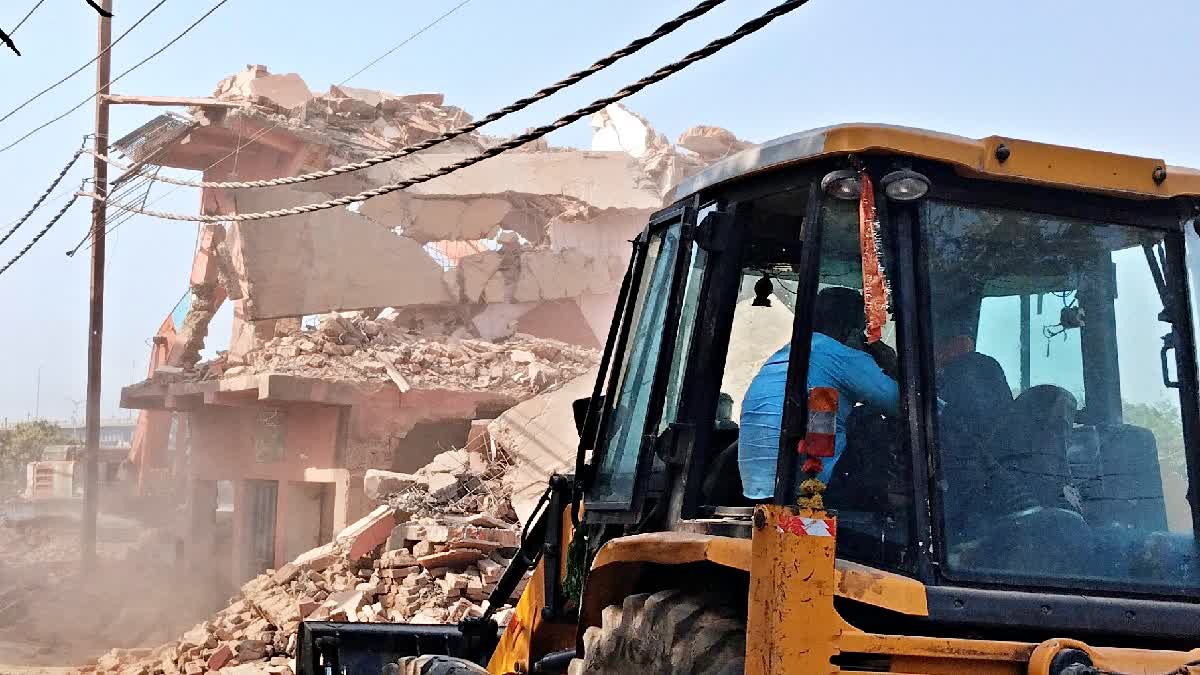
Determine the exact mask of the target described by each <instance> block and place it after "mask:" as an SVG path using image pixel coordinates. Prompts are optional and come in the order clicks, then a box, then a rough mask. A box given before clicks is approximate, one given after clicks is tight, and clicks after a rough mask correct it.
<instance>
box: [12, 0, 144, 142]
mask: <svg viewBox="0 0 1200 675" xmlns="http://www.w3.org/2000/svg"><path fill="white" fill-rule="evenodd" d="M42 1H43V2H44V1H45V0H42ZM166 2H167V0H159V1H158V4H156V5H154V6H153V7H151V8H150V10H149V11H147V12H146V13H145V14H143V15H142V16H141V18H139V19H138V20H137V21H134V22H133V25H132V26H130V27H129V28H126V29H125V32H124V33H121V34H120V35H118V36H117V39H115V40H113V41H112V44H111V45H109V46H108V47H107V48H106V49H105V50H104V51H102V52H100V54H96V55H95V56H93V57H92V60H91V61H88V62H87V63H85V64H83V65H82V66H79V67H78V68H76V69H75V70H73V71H71V72H70V73H69V74H68V75H67V76H66V77H64V78H62V79H61V80H59V81H58V82H55V83H54V84H52V85H50V86H49V87H46V88H45V89H43V90H41V91H39V92H38V93H36V94H34V95H33V96H30V97H29V99H27V100H26V101H25V102H24V103H22V104H21V105H19V106H17V107H15V108H13V109H12V110H10V111H8V112H7V113H5V114H4V116H3V117H0V122H3V121H4V120H6V119H8V118H10V117H12V116H13V115H14V114H16V112H17V111H19V110H21V109H22V108H24V107H25V106H27V105H29V104H30V103H33V102H34V101H36V100H38V99H39V98H41V97H42V96H43V95H44V94H46V93H47V92H49V91H50V90H52V89H54V88H56V87H58V86H59V85H61V84H62V83H63V82H66V81H67V80H69V79H71V78H72V77H75V76H76V75H78V74H79V73H82V72H83V70H84V69H85V68H87V67H88V66H90V65H92V64H93V63H95V62H96V60H97V59H99V58H100V55H101V54H104V53H105V52H107V51H109V50H110V49H112V48H113V47H115V46H116V44H117V43H118V42H120V41H121V40H123V39H125V36H126V35H129V33H130V32H131V31H132V30H133V29H134V28H137V27H138V26H139V25H140V24H141V23H142V22H143V21H145V20H146V19H147V18H149V16H150V15H151V14H153V13H154V12H155V11H157V10H158V8H159V7H162V6H163V5H164V4H165V3H166ZM38 4H39V5H40V4H42V3H41V2H39V3H38ZM34 9H37V8H36V7H34ZM26 18H28V17H26ZM23 22H24V19H22V23H23ZM17 27H18V28H19V27H20V24H17ZM13 31H14V32H15V31H16V28H14V29H13ZM88 100H89V101H90V100H91V99H88ZM84 103H87V101H84ZM68 114H69V113H68Z"/></svg>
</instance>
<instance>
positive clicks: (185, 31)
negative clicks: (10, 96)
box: [0, 0, 229, 152]
mask: <svg viewBox="0 0 1200 675" xmlns="http://www.w3.org/2000/svg"><path fill="white" fill-rule="evenodd" d="M227 2H229V0H220V1H219V2H217V4H215V5H213V6H212V7H211V8H209V10H208V11H207V12H205V13H204V14H203V15H201V16H200V18H199V19H196V20H195V21H193V22H192V24H191V25H190V26H188V27H187V28H185V29H183V32H182V33H180V34H179V35H176V36H175V37H174V38H171V40H170V41H169V42H167V44H165V45H163V46H162V47H159V48H158V49H157V50H155V51H154V52H153V53H152V54H150V55H149V56H147V57H146V58H144V59H142V60H141V61H138V62H137V63H135V64H133V66H131V67H129V68H126V69H125V70H124V71H123V72H122V73H121V74H120V75H117V76H116V77H114V78H112V79H111V80H109V81H108V84H109V85H110V86H111V85H112V84H115V83H116V82H117V81H118V80H120V79H121V78H123V77H125V76H126V75H128V74H130V73H132V72H133V71H135V70H137V69H138V68H141V67H142V66H143V65H145V64H146V63H148V62H149V61H150V60H151V59H153V58H154V57H156V56H158V55H159V54H162V53H163V52H165V51H166V50H167V49H168V48H169V47H170V46H171V45H173V44H175V43H176V42H179V41H180V40H181V39H183V37H184V36H185V35H187V34H188V33H190V32H192V30H193V29H195V28H196V26H199V25H200V24H201V22H203V21H204V20H205V19H207V18H208V17H209V16H210V15H212V13H213V12H215V11H217V10H218V9H220V8H221V6H222V5H224V4H225V3H227ZM101 53H103V52H101ZM97 58H99V55H97ZM99 94H100V91H99V90H97V91H95V92H93V93H92V95H91V96H88V97H87V98H85V99H83V100H82V101H80V102H79V103H78V104H77V105H75V106H74V107H73V108H71V109H70V110H68V111H66V112H65V113H63V114H61V115H59V116H58V117H55V118H54V119H52V120H49V121H48V122H43V123H42V124H40V125H39V126H37V127H35V128H34V129H32V130H31V131H29V132H28V133H26V134H25V135H24V136H21V137H20V138H18V139H17V140H15V141H13V142H12V143H9V144H8V145H6V146H4V147H3V148H0V152H7V151H8V150H11V149H12V148H13V147H14V146H16V145H17V144H18V143H20V142H21V141H24V140H25V139H27V138H29V137H30V136H32V135H34V134H36V133H37V132H39V131H41V130H42V129H45V128H46V127H48V126H50V125H51V124H54V123H55V122H58V121H59V120H61V119H63V118H64V117H66V116H67V115H70V114H71V113H73V112H75V111H76V110H79V109H80V108H82V107H83V106H85V105H87V104H88V103H89V102H90V101H91V100H92V99H94V98H96V96H98V95H99Z"/></svg>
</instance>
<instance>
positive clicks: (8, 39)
mask: <svg viewBox="0 0 1200 675" xmlns="http://www.w3.org/2000/svg"><path fill="white" fill-rule="evenodd" d="M45 1H46V0H38V1H37V4H35V5H34V6H33V9H30V10H29V11H28V12H26V13H25V16H24V17H22V18H21V20H20V21H18V22H17V25H16V27H15V28H13V29H12V30H11V31H9V32H7V33H5V32H4V31H3V30H2V29H0V42H3V43H4V44H5V45H7V46H8V48H9V49H11V50H13V53H14V54H16V55H17V56H20V55H21V50H20V49H17V44H16V43H15V42H13V41H12V35H13V33H16V32H17V31H18V30H19V29H20V28H21V26H23V25H25V22H26V21H28V20H29V17H31V16H33V13H34V12H36V11H37V10H38V7H41V6H42V3H43V2H45Z"/></svg>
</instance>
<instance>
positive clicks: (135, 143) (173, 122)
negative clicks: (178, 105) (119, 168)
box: [112, 112, 191, 163]
mask: <svg viewBox="0 0 1200 675" xmlns="http://www.w3.org/2000/svg"><path fill="white" fill-rule="evenodd" d="M189 126H191V121H190V120H188V119H187V118H186V117H183V116H182V115H179V114H177V113H172V112H168V113H163V114H162V115H159V116H158V117H155V118H154V119H152V120H150V121H149V122H146V123H145V124H143V125H142V126H140V127H138V128H137V129H134V130H133V131H131V132H129V133H128V134H125V135H124V136H122V137H121V138H119V139H117V140H116V141H115V142H113V144H112V147H114V148H116V149H117V150H120V151H121V154H123V155H125V156H126V157H130V158H133V159H135V160H137V159H141V158H143V157H147V156H149V154H150V153H152V152H154V151H155V150H157V149H159V148H160V147H162V146H164V145H166V144H168V143H170V142H172V141H173V140H175V137H176V136H177V135H178V134H179V133H181V132H182V131H183V130H184V129H185V128H186V127H189ZM151 163H153V162H151Z"/></svg>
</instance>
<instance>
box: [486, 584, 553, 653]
mask: <svg viewBox="0 0 1200 675" xmlns="http://www.w3.org/2000/svg"><path fill="white" fill-rule="evenodd" d="M544 574H545V566H544V565H543V563H538V565H537V567H536V568H534V570H533V576H532V577H530V579H529V583H528V584H526V586H525V591H524V592H523V593H521V599H520V600H518V601H517V606H516V608H514V610H513V615H512V618H511V619H509V621H508V626H507V627H506V628H505V629H504V634H503V635H501V636H500V643H499V644H498V645H496V650H495V651H493V652H492V658H491V660H489V661H488V672H489V673H493V674H494V675H506V674H507V673H525V672H529V654H530V648H531V646H532V643H533V634H534V632H535V631H536V630H537V629H538V626H539V625H540V624H541V623H542V607H544V606H545V605H546V602H545V598H544V597H543V595H544V592H545V588H546V586H545V577H544V576H543V575H544Z"/></svg>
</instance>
